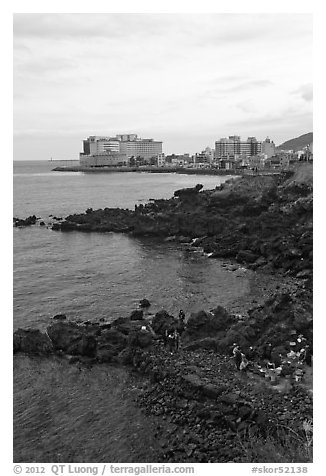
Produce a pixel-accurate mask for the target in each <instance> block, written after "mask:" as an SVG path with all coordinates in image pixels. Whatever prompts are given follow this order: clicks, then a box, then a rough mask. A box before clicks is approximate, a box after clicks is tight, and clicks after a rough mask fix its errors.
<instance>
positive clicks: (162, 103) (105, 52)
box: [13, 13, 313, 160]
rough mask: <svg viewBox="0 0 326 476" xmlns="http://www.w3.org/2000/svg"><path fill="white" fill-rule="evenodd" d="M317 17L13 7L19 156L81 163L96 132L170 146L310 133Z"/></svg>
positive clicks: (278, 139) (179, 148) (185, 148)
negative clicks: (81, 155)
mask: <svg viewBox="0 0 326 476" xmlns="http://www.w3.org/2000/svg"><path fill="white" fill-rule="evenodd" d="M312 60H313V58H312V15H311V14H301V13H289V14H285V13H278V14H272V13H265V14H252V13H250V14H221V13H210V14H207V13H201V14H200V13H196V14H189V13H188V14H186V13H183V14H182V13H181V14H175V13H171V14H163V13H152V14H150V13H148V14H147V13H115V14H114V13H102V14H96V13H63V14H59V13H26V14H25V13H17V14H15V15H14V56H13V61H14V104H13V111H14V159H15V160H48V159H50V158H51V157H52V158H54V159H78V157H79V152H81V151H82V140H83V139H85V138H86V137H88V136H89V135H105V136H115V135H116V134H121V133H136V134H138V135H139V136H140V137H143V138H153V139H156V140H160V141H163V151H164V152H165V153H167V154H168V153H173V152H174V153H185V152H187V153H191V154H193V153H195V152H200V151H201V150H203V149H204V148H205V147H207V146H210V147H214V143H215V141H216V140H218V139H220V138H221V137H227V136H229V135H240V136H241V137H242V138H243V139H246V138H247V137H248V136H256V137H257V139H259V140H263V139H265V138H266V136H269V137H270V138H271V139H272V140H274V142H275V143H276V145H278V144H280V143H282V142H284V141H285V140H288V139H291V138H293V137H297V136H299V135H301V134H304V133H307V132H311V131H312V130H313V124H312Z"/></svg>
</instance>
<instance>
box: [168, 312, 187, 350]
mask: <svg viewBox="0 0 326 476" xmlns="http://www.w3.org/2000/svg"><path fill="white" fill-rule="evenodd" d="M185 319H186V315H185V313H184V311H183V310H182V309H180V311H179V316H178V323H177V325H176V326H174V328H173V329H170V330H168V329H166V330H165V334H164V346H165V347H167V348H168V350H169V352H171V353H172V352H173V351H176V350H179V347H180V337H181V335H182V333H183V332H184V330H185V328H186V323H185Z"/></svg>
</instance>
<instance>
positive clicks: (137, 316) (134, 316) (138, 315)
mask: <svg viewBox="0 0 326 476" xmlns="http://www.w3.org/2000/svg"><path fill="white" fill-rule="evenodd" d="M143 316H144V313H143V311H142V309H136V310H135V311H132V313H131V314H130V319H131V320H132V321H139V320H142V319H143Z"/></svg>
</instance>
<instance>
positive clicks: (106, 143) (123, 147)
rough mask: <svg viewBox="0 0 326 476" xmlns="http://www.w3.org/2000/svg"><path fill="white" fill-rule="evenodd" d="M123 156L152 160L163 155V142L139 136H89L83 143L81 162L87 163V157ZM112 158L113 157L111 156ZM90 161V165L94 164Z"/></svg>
mask: <svg viewBox="0 0 326 476" xmlns="http://www.w3.org/2000/svg"><path fill="white" fill-rule="evenodd" d="M110 153H112V154H122V155H123V156H126V157H127V159H130V158H131V157H135V158H136V157H141V158H143V159H145V160H146V159H151V158H152V157H158V156H159V155H160V154H162V142H161V141H154V140H153V139H141V138H140V137H138V136H137V134H118V135H117V136H116V137H106V136H89V137H88V138H87V139H86V140H84V141H83V152H82V153H81V154H80V161H82V162H83V163H85V161H87V157H89V158H91V157H94V156H102V155H103V154H110ZM111 157H112V156H111ZM93 162H94V161H92V160H91V159H89V163H90V164H91V163H93Z"/></svg>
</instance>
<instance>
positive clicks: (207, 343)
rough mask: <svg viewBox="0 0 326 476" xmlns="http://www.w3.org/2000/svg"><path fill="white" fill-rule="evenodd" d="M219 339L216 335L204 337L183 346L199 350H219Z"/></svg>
mask: <svg viewBox="0 0 326 476" xmlns="http://www.w3.org/2000/svg"><path fill="white" fill-rule="evenodd" d="M218 347H219V345H218V340H217V339H215V338H214V337H204V338H203V339H198V340H194V341H192V342H190V343H189V344H186V345H184V346H183V349H184V350H197V349H207V350H215V351H217V350H218Z"/></svg>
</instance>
